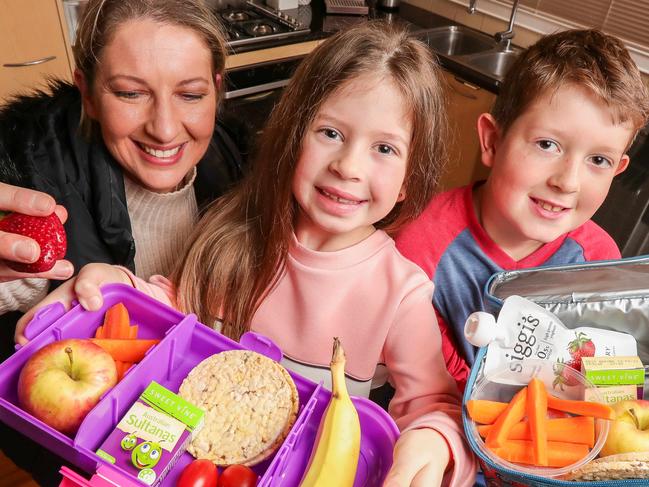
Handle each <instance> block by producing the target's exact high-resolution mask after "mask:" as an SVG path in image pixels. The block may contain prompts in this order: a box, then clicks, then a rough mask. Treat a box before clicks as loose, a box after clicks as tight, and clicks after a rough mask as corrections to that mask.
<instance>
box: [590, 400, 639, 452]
mask: <svg viewBox="0 0 649 487" xmlns="http://www.w3.org/2000/svg"><path fill="white" fill-rule="evenodd" d="M611 407H612V408H613V410H614V411H615V419H614V420H613V421H611V427H610V429H609V431H608V436H607V437H606V443H604V448H602V451H601V452H600V456H606V455H614V454H616V453H627V452H639V451H642V452H649V401H645V400H643V399H637V400H635V401H620V402H617V403H615V404H613V405H612V406H611Z"/></svg>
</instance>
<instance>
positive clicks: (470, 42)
mask: <svg viewBox="0 0 649 487" xmlns="http://www.w3.org/2000/svg"><path fill="white" fill-rule="evenodd" d="M421 39H422V40H423V41H424V42H426V43H427V44H428V45H429V46H430V48H431V49H432V50H433V51H435V52H436V53H438V54H441V55H442V56H464V55H467V54H476V53H479V52H484V51H488V50H490V49H493V48H495V47H496V46H497V43H496V41H495V40H494V39H492V38H491V37H489V36H488V35H485V34H481V33H480V32H476V31H474V30H471V29H468V28H466V27H462V26H460V25H448V26H444V27H436V28H434V29H430V30H428V31H426V32H423V33H422V34H421Z"/></svg>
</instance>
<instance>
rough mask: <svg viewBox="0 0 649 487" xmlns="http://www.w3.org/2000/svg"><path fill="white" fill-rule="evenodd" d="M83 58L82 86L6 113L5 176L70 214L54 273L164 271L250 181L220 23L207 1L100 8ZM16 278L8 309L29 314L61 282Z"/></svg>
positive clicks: (4, 307)
mask: <svg viewBox="0 0 649 487" xmlns="http://www.w3.org/2000/svg"><path fill="white" fill-rule="evenodd" d="M74 57H75V62H76V66H77V69H76V71H75V75H74V80H75V86H72V85H69V84H64V83H56V84H54V85H53V86H52V91H53V95H51V96H50V95H45V94H40V95H38V96H32V97H22V98H19V99H17V100H16V101H14V102H13V103H12V104H10V105H9V106H7V107H6V108H4V109H3V110H2V112H0V161H3V162H2V165H3V168H2V171H1V173H0V174H2V179H3V181H4V182H6V183H10V184H13V185H16V186H22V187H31V188H34V189H37V190H40V191H42V192H44V193H48V194H49V195H51V196H52V197H53V198H54V200H56V202H57V203H58V204H59V205H61V206H62V207H63V208H65V210H67V214H68V221H67V222H66V231H67V234H68V251H67V255H66V259H67V260H68V261H69V262H70V264H68V263H65V262H64V263H59V265H57V268H55V269H56V270H57V271H58V274H55V276H51V275H49V276H48V277H59V278H63V279H64V278H67V277H69V274H70V269H71V268H72V266H74V268H75V269H79V268H81V267H82V266H83V265H85V264H86V263H89V262H106V263H113V264H121V265H124V266H126V267H128V268H130V269H132V270H134V271H135V272H136V274H137V275H138V276H142V277H144V278H147V277H149V276H150V275H152V274H167V273H169V272H170V270H171V265H172V264H173V258H174V256H176V255H178V253H179V251H180V249H181V247H182V245H183V243H184V237H185V236H186V235H187V234H188V233H189V231H190V230H191V229H192V227H193V225H194V223H195V221H196V220H197V217H198V212H199V209H200V208H201V207H202V206H204V205H205V204H207V203H209V202H210V201H211V200H213V199H214V198H215V197H217V196H219V195H220V194H221V193H223V192H224V191H225V190H226V189H227V188H228V187H229V186H230V185H231V184H232V183H233V182H234V181H236V180H237V179H238V178H239V176H240V173H241V164H242V161H241V155H240V151H239V147H238V146H237V144H236V143H235V139H237V135H238V134H236V133H235V131H234V130H232V128H231V127H226V126H225V125H224V123H223V122H222V120H221V119H220V118H218V119H217V117H216V111H217V103H218V98H219V94H220V87H221V86H220V85H221V80H222V73H223V70H224V66H225V44H224V41H223V38H222V34H221V31H220V28H219V26H218V23H217V21H216V20H215V19H214V17H213V15H212V14H211V12H210V11H209V10H208V9H207V8H206V7H204V6H203V4H202V2H200V0H166V1H165V0H135V1H129V2H123V1H118V0H104V1H102V0H91V1H90V2H89V3H88V6H87V7H86V10H85V11H84V17H83V18H82V19H81V21H80V24H79V30H78V37H77V42H76V45H75V47H74ZM9 164H11V166H10V165H9ZM59 211H60V212H61V213H65V212H63V211H61V210H59ZM50 212H51V210H50ZM8 240H9V239H5V240H3V241H0V242H4V243H2V245H3V246H4V247H5V249H6V246H7V245H14V244H15V239H14V240H12V241H10V242H9V241H8ZM7 253H10V252H9V251H8V250H5V251H4V254H7ZM2 270H5V271H6V269H0V271H2ZM11 277H15V278H21V279H19V280H14V281H12V282H8V283H7V282H5V283H3V284H0V313H7V312H10V311H15V310H21V311H24V310H26V309H29V308H30V307H31V306H32V305H33V304H34V303H36V302H38V301H39V300H40V299H41V298H42V297H43V295H44V294H45V293H46V292H47V290H48V287H49V285H50V283H49V281H48V280H46V279H38V278H33V276H29V278H26V277H27V276H26V275H24V274H13V275H12V274H11V273H9V272H3V273H2V274H0V278H3V280H8V279H10V278H11ZM54 285H55V284H54ZM10 319H12V321H11V322H12V324H10V323H9V322H8V321H9V320H10ZM15 319H16V316H15V314H14V316H11V318H10V317H9V316H7V315H4V316H3V317H2V321H4V322H5V323H2V324H0V326H1V327H2V328H3V329H8V328H13V327H14V325H15Z"/></svg>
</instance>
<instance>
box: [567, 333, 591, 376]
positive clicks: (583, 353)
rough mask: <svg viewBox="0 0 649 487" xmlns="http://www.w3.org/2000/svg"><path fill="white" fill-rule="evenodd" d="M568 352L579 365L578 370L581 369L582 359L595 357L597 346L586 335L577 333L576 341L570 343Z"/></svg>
mask: <svg viewBox="0 0 649 487" xmlns="http://www.w3.org/2000/svg"><path fill="white" fill-rule="evenodd" d="M568 352H569V353H570V356H571V357H572V360H573V361H576V362H578V363H579V367H576V368H578V369H580V368H581V358H582V357H594V356H595V344H594V343H593V341H592V340H591V339H590V338H588V336H587V335H586V334H585V333H582V332H579V333H575V339H574V340H573V341H571V342H570V343H568Z"/></svg>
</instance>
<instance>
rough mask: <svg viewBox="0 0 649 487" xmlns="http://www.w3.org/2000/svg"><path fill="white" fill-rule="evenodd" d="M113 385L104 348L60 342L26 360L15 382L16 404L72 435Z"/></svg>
mask: <svg viewBox="0 0 649 487" xmlns="http://www.w3.org/2000/svg"><path fill="white" fill-rule="evenodd" d="M116 383H117V369H116V367H115V361H114V360H113V358H112V357H111V356H110V354H109V353H108V352H106V351H105V350H104V349H103V348H101V347H100V346H99V345H95V344H94V343H92V342H91V341H90V340H80V339H69V340H61V341H58V342H54V343H50V344H49V345H47V346H45V347H43V348H41V349H40V350H38V351H37V352H36V353H34V355H32V356H31V357H30V358H29V359H28V360H27V362H26V363H25V365H24V366H23V368H22V370H21V371H20V377H19V378H18V401H19V403H20V406H21V407H22V408H23V409H24V410H25V411H27V412H28V413H30V414H32V415H33V416H35V417H36V418H38V419H40V420H41V421H43V422H44V423H45V424H48V425H50V426H51V427H52V428H54V429H56V430H58V431H60V432H62V433H65V434H74V433H75V432H76V431H77V429H78V428H79V425H80V424H81V421H83V418H85V416H86V414H88V412H89V411H90V410H91V409H92V408H93V407H94V406H95V404H97V402H99V398H100V397H101V395H102V394H103V393H104V392H105V391H106V390H108V389H110V388H111V387H113V386H114V385H115V384H116Z"/></svg>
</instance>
